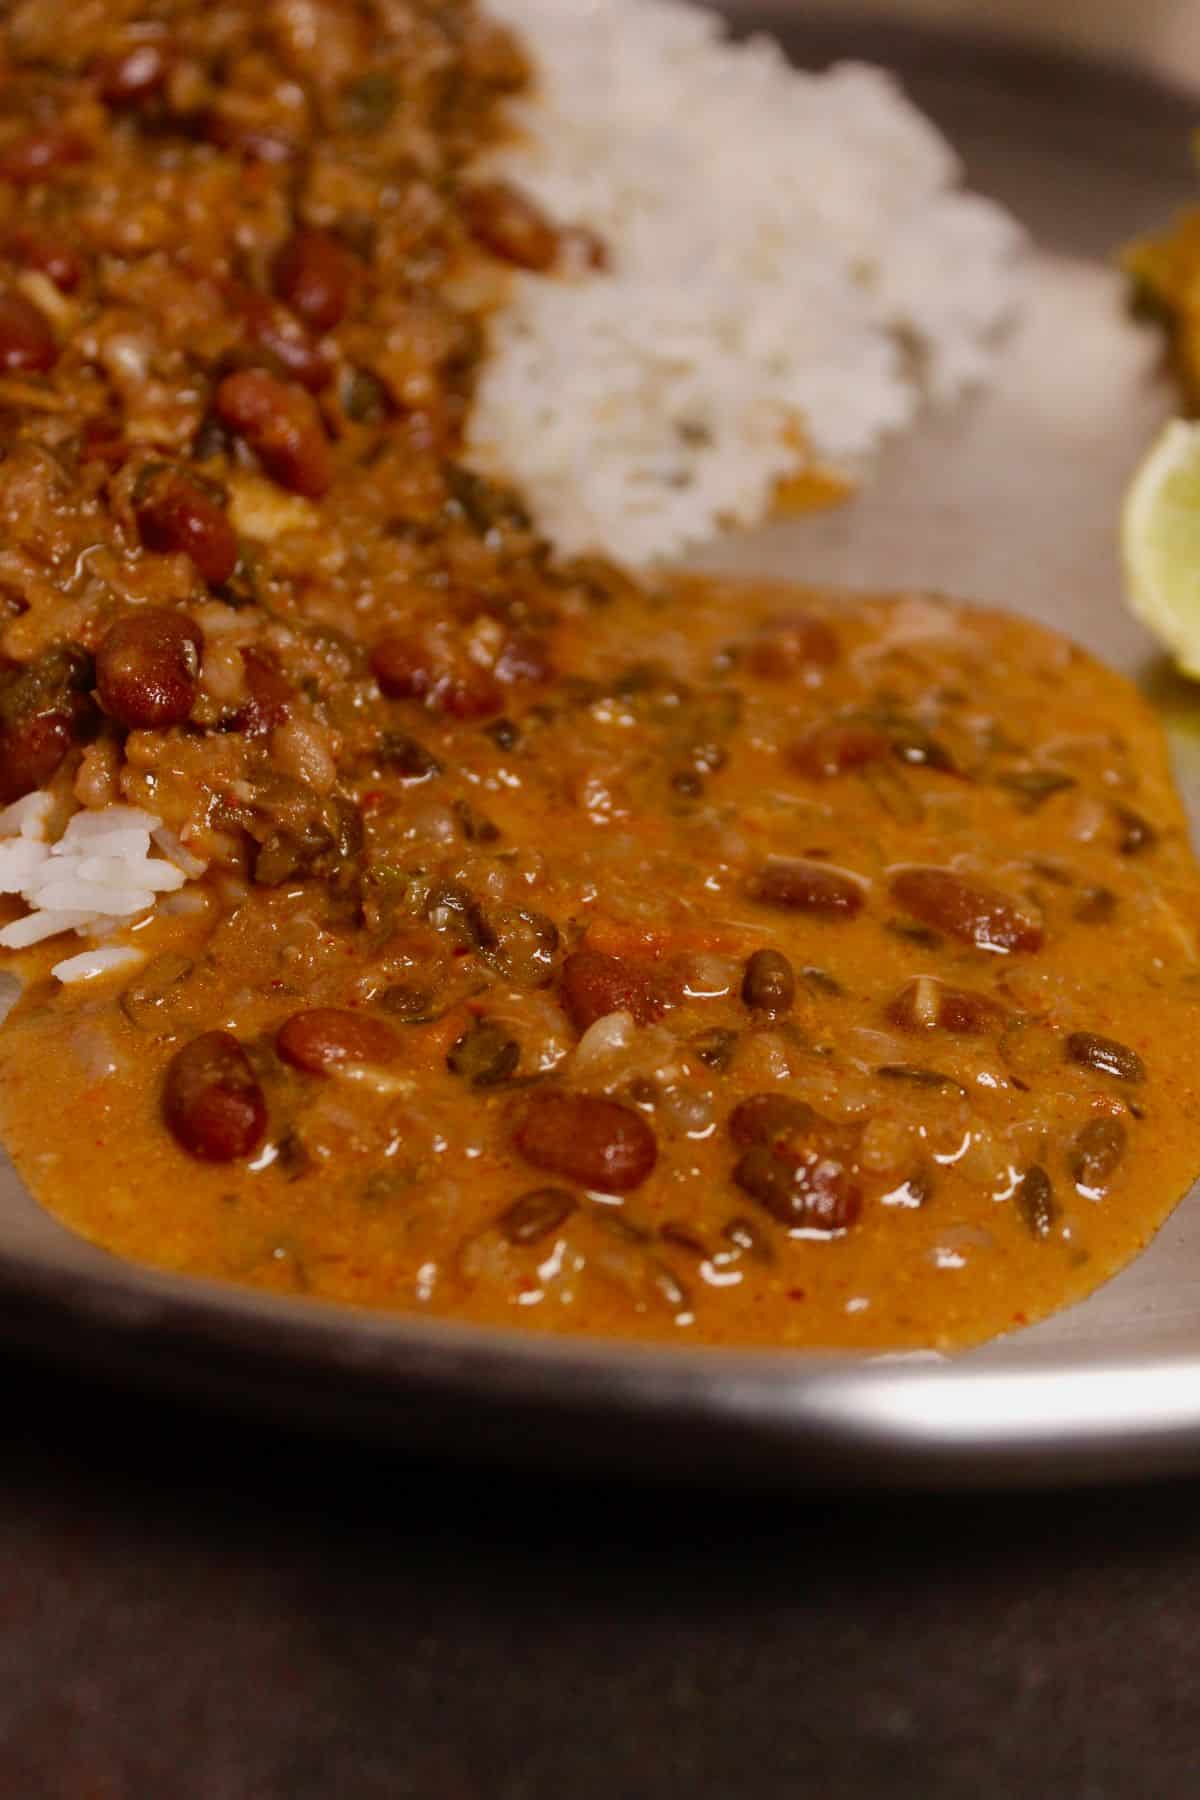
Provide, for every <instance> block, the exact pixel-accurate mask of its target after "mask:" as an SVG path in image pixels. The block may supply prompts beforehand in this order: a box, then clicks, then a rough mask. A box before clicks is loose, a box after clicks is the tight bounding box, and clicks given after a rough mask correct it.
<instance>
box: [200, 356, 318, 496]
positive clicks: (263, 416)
mask: <svg viewBox="0 0 1200 1800" xmlns="http://www.w3.org/2000/svg"><path fill="white" fill-rule="evenodd" d="M214 405H215V408H216V412H217V416H218V417H219V418H220V419H221V421H222V423H223V424H225V425H228V426H229V428H230V430H232V431H236V432H237V433H238V435H239V436H240V437H242V438H244V439H245V441H246V442H247V443H248V444H249V445H250V447H251V449H252V450H253V451H254V452H255V454H256V455H257V456H258V457H259V459H260V461H261V462H262V464H263V467H264V468H265V469H266V470H267V473H268V474H269V475H270V476H271V477H272V478H273V479H274V480H275V481H277V482H279V484H280V486H281V487H286V488H289V489H290V490H291V491H292V493H294V494H304V495H306V496H307V497H308V498H309V499H310V500H316V499H319V498H320V496H321V495H322V494H324V493H326V492H328V490H329V488H330V486H331V485H332V482H333V456H332V453H331V451H330V448H329V440H328V438H327V437H326V436H325V428H324V426H323V424H322V423H321V415H320V413H319V412H318V411H317V408H316V405H315V403H314V401H313V398H312V395H311V394H309V393H308V392H307V391H306V390H305V389H304V388H302V387H299V386H297V385H296V384H295V383H294V382H285V381H277V380H276V379H275V377H274V376H273V375H268V374H267V372H266V370H265V369H241V370H239V371H238V372H237V373H236V374H234V375H227V376H226V377H225V379H224V380H223V381H222V382H221V384H220V386H219V387H218V388H217V392H216V396H215V400H214Z"/></svg>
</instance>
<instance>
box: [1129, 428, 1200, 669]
mask: <svg viewBox="0 0 1200 1800" xmlns="http://www.w3.org/2000/svg"><path fill="white" fill-rule="evenodd" d="M1121 556H1122V560H1123V562H1124V566H1125V584H1126V592H1127V594H1128V598H1129V605H1130V607H1131V609H1132V611H1133V612H1134V613H1135V614H1136V616H1137V617H1138V618H1139V619H1140V620H1141V621H1142V623H1143V624H1144V625H1146V626H1147V627H1148V628H1149V630H1151V631H1152V632H1153V633H1154V635H1155V636H1156V637H1157V638H1158V639H1159V641H1160V642H1161V643H1162V644H1163V645H1164V646H1165V647H1166V649H1167V650H1169V651H1170V653H1171V655H1172V656H1173V657H1174V658H1175V661H1176V662H1177V663H1178V665H1179V667H1180V668H1181V669H1182V670H1183V672H1184V674H1186V675H1192V676H1195V677H1197V678H1200V424H1193V423H1191V422H1190V421H1188V420H1185V419H1172V420H1171V421H1170V423H1169V424H1168V425H1167V426H1166V428H1165V429H1164V430H1163V432H1162V433H1161V435H1160V436H1159V437H1158V438H1157V440H1156V441H1155V443H1154V444H1153V445H1152V446H1151V448H1150V450H1149V451H1148V452H1147V454H1146V456H1145V457H1144V459H1143V461H1142V463H1141V464H1140V466H1139V468H1138V471H1137V473H1136V475H1135V476H1134V478H1133V481H1132V483H1131V484H1130V487H1129V490H1128V492H1127V494H1126V496H1125V504H1124V507H1123V508H1122V512H1121Z"/></svg>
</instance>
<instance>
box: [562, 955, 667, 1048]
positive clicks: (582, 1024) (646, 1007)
mask: <svg viewBox="0 0 1200 1800" xmlns="http://www.w3.org/2000/svg"><path fill="white" fill-rule="evenodd" d="M559 996H560V998H561V1000H562V1003H563V1006H564V1007H565V1009H566V1011H567V1014H568V1016H569V1018H570V1020H571V1023H572V1024H573V1025H574V1027H575V1029H576V1031H581V1032H582V1031H586V1030H587V1028H588V1026H589V1025H593V1024H595V1022H596V1020H597V1019H603V1018H606V1017H607V1015H608V1014H609V1013H614V1012H627V1013H632V1015H633V1017H634V1020H635V1021H636V1023H637V1024H639V1025H650V1024H652V1023H653V1022H654V1020H655V1019H660V1018H661V1017H662V1015H663V1013H665V1012H666V1010H667V1008H668V1007H669V1006H670V1005H671V995H670V994H669V992H668V990H667V985H666V983H665V981H664V980H663V978H662V977H661V975H660V973H659V972H658V971H657V970H656V969H655V968H654V967H653V966H652V965H650V964H647V963H636V962H632V961H630V960H629V959H628V958H626V957H623V956H606V955H605V954H604V952H603V951H600V950H587V949H584V950H575V951H572V953H571V955H570V956H568V958H567V960H566V961H565V962H564V964H563V966H562V975H561V977H560V980H559Z"/></svg>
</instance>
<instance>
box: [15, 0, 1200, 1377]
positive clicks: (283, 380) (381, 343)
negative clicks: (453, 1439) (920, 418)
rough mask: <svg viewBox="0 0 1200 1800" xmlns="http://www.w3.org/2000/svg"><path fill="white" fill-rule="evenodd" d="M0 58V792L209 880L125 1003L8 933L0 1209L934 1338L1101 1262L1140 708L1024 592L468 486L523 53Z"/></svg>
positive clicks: (550, 1302)
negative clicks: (921, 584)
mask: <svg viewBox="0 0 1200 1800" xmlns="http://www.w3.org/2000/svg"><path fill="white" fill-rule="evenodd" d="M0 62H2V66H3V76H4V80H3V83H2V87H0V427H2V431H0V437H2V444H3V454H2V456H0V806H7V805H8V803H10V802H14V801H17V800H20V799H22V798H23V797H24V796H26V795H28V794H30V793H33V792H37V791H42V792H45V793H47V794H48V795H49V796H50V804H51V809H52V811H51V817H52V821H53V824H54V827H55V828H56V829H59V830H61V829H62V828H63V827H64V826H65V825H66V823H67V821H68V819H69V818H70V817H71V815H72V814H73V813H75V812H78V811H79V810H81V809H83V810H85V811H88V812H94V813H103V812H104V810H105V809H106V808H107V807H109V806H110V805H112V804H114V803H119V804H124V805H132V806H135V807H139V808H142V809H144V810H145V811H146V812H148V813H150V814H152V815H154V817H155V818H157V819H158V820H160V821H161V822H162V825H163V827H164V828H165V831H166V833H167V834H168V836H167V841H168V842H169V843H171V842H173V843H174V845H175V853H176V854H177V855H178V854H179V849H180V846H182V847H183V850H184V851H185V852H186V853H187V855H188V856H189V857H190V858H191V859H194V860H193V861H192V862H191V864H190V867H191V869H192V871H193V872H194V871H195V869H196V868H197V867H198V866H203V867H204V869H205V870H206V872H205V873H204V874H203V878H202V879H199V880H197V881H195V882H194V883H192V884H191V885H190V886H189V887H188V888H187V889H186V890H185V891H184V892H183V893H182V894H179V895H176V896H173V897H172V898H171V899H169V900H166V901H164V902H162V903H161V905H160V907H159V910H158V912H157V914H156V915H153V916H147V917H146V918H144V919H139V920H135V921H134V922H133V924H132V925H131V927H130V928H128V929H126V930H124V931H123V932H122V933H120V934H119V941H121V942H123V943H124V944H126V945H131V946H136V947H137V948H138V949H139V950H141V951H142V952H143V953H144V956H143V961H142V963H141V965H140V966H139V967H138V968H137V970H136V972H134V973H133V974H132V975H130V972H129V970H128V969H126V971H125V972H124V973H123V975H122V976H121V977H119V978H117V977H112V976H110V977H108V978H107V979H106V980H97V981H95V982H93V983H88V984H85V985H82V986H71V987H65V988H64V987H61V986H60V985H59V984H58V983H57V982H56V981H55V980H54V979H53V978H52V976H51V975H50V973H49V971H50V969H51V967H52V966H53V965H54V964H55V963H56V962H57V961H58V960H59V959H61V958H63V957H65V956H66V955H68V954H69V951H70V950H71V949H75V948H77V947H78V945H77V943H75V942H71V943H70V944H69V946H68V948H67V949H64V947H63V944H62V943H61V942H60V943H58V944H56V945H55V946H54V948H53V949H51V948H48V947H47V948H45V949H43V950H41V951H38V952H35V953H31V954H28V955H26V956H25V957H24V959H23V960H22V961H21V962H20V965H19V966H20V968H21V970H22V973H23V974H24V976H25V978H26V983H27V985H26V992H25V997H24V999H23V1001H22V1003H21V1005H20V1007H19V1008H18V1010H17V1012H16V1014H15V1015H14V1017H13V1018H12V1020H11V1021H10V1022H9V1024H8V1026H7V1028H6V1030H5V1033H4V1035H3V1037H2V1038H0V1127H2V1129H3V1134H4V1137H5V1141H6V1142H7V1143H8V1144H9V1146H10V1147H11V1148H12V1150H13V1153H14V1155H15V1157H16V1160H17V1163H18V1165H19V1167H20V1169H21V1171H22V1172H23V1174H24V1176H25V1178H26V1180H27V1181H28V1182H29V1184H30V1186H31V1187H32V1189H33V1191H34V1192H35V1193H36V1194H37V1195H38V1196H39V1197H40V1198H41V1199H42V1200H44V1201H45V1203H46V1204H47V1205H48V1206H49V1207H51V1208H52V1209H53V1210H54V1211H55V1212H56V1213H57V1214H58V1215H59V1216H60V1217H61V1218H63V1219H64V1220H66V1221H67V1222H68V1223H69V1224H71V1225H72V1226H74V1227H75V1228H76V1229H78V1230H79V1231H81V1232H83V1233H85V1234H86V1235H87V1236H88V1237H90V1238H92V1239H94V1240H95V1241H96V1242H97V1243H100V1244H103V1245H105V1246H107V1247H108V1248H110V1249H112V1250H114V1251H116V1252H118V1253H120V1254H122V1255H126V1256H130V1257H134V1258H138V1259H142V1260H145V1261H148V1262H152V1263H157V1264H161V1265H163V1266H166V1267H170V1268H175V1269H182V1270H188V1271H193V1272H197V1273H208V1274H214V1275H219V1276H224V1277H228V1278H230V1279H233V1280H237V1281H245V1282H252V1283H257V1284H260V1285H263V1286H266V1287H270V1288H274V1289H278V1290H281V1291H284V1292H288V1293H292V1292H300V1293H306V1294H312V1295H316V1296H322V1297H326V1298H330V1299H341V1300H350V1301H355V1302H361V1303H364V1304H370V1305H377V1306H384V1307H393V1308H403V1309H411V1310H418V1311H425V1312H428V1313H438V1314H446V1315H453V1316H457V1317H462V1318H469V1319H477V1320H488V1321H520V1322H522V1323H524V1324H526V1325H528V1326H530V1327H533V1328H537V1329H568V1330H580V1331H583V1330H586V1331H601V1332H614V1333H620V1334H627V1335H641V1336H647V1337H658V1338H670V1339H686V1338H691V1339H697V1340H699V1339H703V1340H707V1341H711V1342H750V1343H760V1344H821V1345H851V1346H857V1347H870V1348H878V1347H881V1346H889V1347H892V1346H911V1345H925V1344H932V1345H954V1344H961V1343H966V1342H969V1341H971V1340H973V1339H978V1338H981V1337H984V1336H986V1335H988V1334H989V1333H992V1332H997V1331H1001V1330H1004V1329H1006V1328H1007V1327H1009V1326H1012V1325H1014V1324H1019V1323H1021V1322H1023V1321H1024V1320H1027V1319H1030V1318H1033V1317H1035V1316H1037V1315H1038V1314H1041V1313H1044V1312H1046V1311H1047V1310H1048V1309H1050V1308H1051V1307H1053V1306H1055V1305H1058V1304H1060V1303H1061V1302H1063V1301H1064V1300H1067V1299H1069V1298H1071V1297H1073V1296H1076V1295H1079V1294H1082V1293H1084V1292H1085V1291H1086V1290H1087V1289H1088V1288H1090V1287H1092V1286H1094V1285H1095V1283H1096V1282H1097V1281H1099V1280H1101V1279H1102V1278H1103V1277H1104V1276H1105V1275H1107V1274H1108V1273H1109V1272H1110V1271H1111V1270H1112V1269H1114V1268H1116V1267H1117V1266H1118V1265H1119V1264H1120V1263H1121V1262H1122V1261H1124V1260H1125V1259H1126V1258H1128V1257H1129V1256H1131V1255H1132V1254H1133V1253H1134V1252H1135V1251H1136V1250H1137V1249H1139V1248H1140V1247H1141V1246H1142V1245H1143V1244H1144V1243H1145V1242H1146V1240H1147V1238H1148V1237H1149V1235H1150V1233H1151V1232H1152V1231H1153V1230H1154V1228H1155V1227H1156V1226H1157V1225H1158V1224H1159V1223H1160V1221H1161V1219H1162V1217H1163V1216H1164V1214H1165V1212H1166V1211H1167V1209H1168V1207H1169V1206H1170V1205H1171V1204H1172V1203H1173V1201H1174V1200H1175V1199H1176V1198H1177V1197H1178V1196H1179V1195H1180V1194H1181V1193H1182V1192H1183V1190H1184V1189H1185V1187H1186V1186H1187V1184H1188V1182H1189V1181H1190V1179H1191V1178H1192V1176H1193V1175H1194V1173H1195V1170H1196V1166H1197V1163H1198V1162H1200V1154H1198V1153H1197V1151H1196V1150H1195V1149H1194V1148H1193V1146H1194V1145H1195V1144H1196V1143H1197V1141H1198V1140H1197V1132H1196V1111H1197V1093H1196V1076H1195V1074H1194V1071H1193V1066H1192V1065H1193V1059H1192V1058H1190V1057H1189V1056H1188V1055H1187V1054H1186V1053H1185V1052H1184V1051H1183V1049H1182V1046H1185V1045H1186V1044H1187V1043H1188V1042H1189V1041H1190V1038H1191V1036H1192V1033H1193V1030H1194V1022H1195V1019H1196V1016H1197V1012H1196V1008H1197V1003H1198V1001H1200V979H1198V973H1197V963H1196V929H1197V896H1198V892H1200V890H1198V887H1197V879H1196V870H1195V866H1194V864H1193V862H1192V858H1191V854H1190V851H1189V849H1188V845H1187V841H1186V836H1185V832H1184V827H1183V821H1182V817H1181V813H1180V808H1179V805H1178V802H1177V799H1176V797H1175V795H1174V792H1173V790H1172V787H1171V783H1170V778H1169V774H1168V769H1167V764H1166V756H1165V750H1164V746H1163V742H1162V739H1161V736H1160V734H1159V732H1158V730H1157V727H1156V726H1155V724H1154V722H1153V720H1152V719H1151V717H1150V716H1149V715H1148V714H1147V713H1146V711H1145V710H1144V708H1143V707H1142V705H1141V703H1140V701H1139V700H1138V699H1137V697H1136V695H1135V694H1134V693H1133V692H1132V690H1131V689H1130V688H1129V687H1128V686H1127V685H1126V684H1125V683H1123V682H1121V681H1119V680H1118V679H1117V678H1116V677H1114V676H1112V675H1110V674H1108V673H1106V672H1105V671H1104V670H1102V669H1100V668H1098V667H1097V666H1096V665H1095V664H1093V663H1091V662H1090V661H1089V660H1088V659H1087V658H1085V657H1083V656H1082V655H1081V654H1080V653H1079V652H1078V651H1076V650H1074V649H1072V648H1071V647H1070V646H1068V645H1066V644H1064V643H1062V642H1060V641H1058V640H1056V639H1054V638H1052V637H1050V636H1048V635H1046V634H1045V633H1042V632H1039V631H1038V630H1036V629H1035V628H1033V627H1032V626H1030V625H1028V624H1026V623H1024V622H1021V621H1016V620H1010V619H1005V618H1002V617H999V616H996V615H986V614H980V613H972V612H970V611H968V610H966V609H962V608H957V607H954V606H951V605H948V604H942V603H938V602H934V601H930V600H927V599H920V598H898V599H879V600H870V601H867V602H865V603H862V604H858V605H855V604H851V603H850V602H848V601H846V600H845V599H839V598H837V597H830V596H820V595H811V594H806V593H803V592H782V591H769V590H760V589H753V588H744V589H739V588H736V587H731V586H721V585H715V586H712V585H710V586H705V585H703V584H700V583H689V582H685V581H674V582H670V581H668V582H664V583H662V584H659V585H654V586H651V587H649V588H646V589H642V588H639V587H638V586H637V585H635V584H634V583H633V582H631V581H630V580H628V579H627V578H625V577H624V576H622V575H621V574H620V573H619V572H617V571H616V570H615V569H613V568H611V567H609V566H608V565H606V564H603V563H599V562H596V561H583V562H578V561H577V562H566V561H564V560H563V559H562V558H560V557H558V556H556V554H555V552H554V549H553V546H552V545H549V544H547V543H546V542H545V541H543V540H542V539H541V538H540V537H539V535H538V533H537V531H536V529H535V528H534V526H533V524H532V523H531V521H530V519H529V518H528V516H527V514H526V512H525V510H524V508H523V506H522V504H521V501H520V497H519V496H517V495H514V494H512V493H510V492H507V491H505V490H503V489H502V488H499V487H497V486H496V485H494V484H491V483H488V482H484V481H482V480H480V479H479V478H478V476H476V475H475V474H473V473H472V472H471V471H470V470H469V469H467V468H464V467H463V466H462V462H461V454H462V450H461V446H462V426H463V421H464V419H465V418H466V416H467V414H468V409H469V407H470V404H471V397H472V388H473V380H474V375H475V371H476V369H477V367H478V364H479V359H480V356H481V355H482V354H483V353H484V351H485V348H486V331H487V318H488V313H489V308H491V307H492V306H494V305H495V304H496V303H497V300H498V298H499V297H501V296H502V293H503V287H504V281H505V271H506V269H507V268H509V267H512V266H514V265H515V266H517V267H521V268H523V269H526V270H530V271H535V272H537V273H539V274H541V275H543V276H544V278H545V279H547V280H556V279H570V278H571V270H572V268H573V267H577V266H578V265H579V263H580V260H581V258H582V259H583V260H584V261H585V262H588V263H589V264H591V265H592V266H597V267H603V265H604V258H605V254H606V249H605V246H604V245H602V244H600V243H598V242H597V241H596V240H595V239H594V238H593V237H590V236H589V235H588V234H587V233H586V231H584V230H583V229H582V228H581V226H580V225H579V223H578V222H574V221H570V220H562V221H552V220H549V219H547V218H545V217H543V216H542V215H541V214H540V213H539V212H538V211H537V210H536V209H534V208H533V207H532V206H531V205H530V203H529V202H528V200H527V199H525V198H524V197H523V196H522V195H520V194H518V193H515V192H513V191H512V190H510V189H507V188H504V187H503V186H500V185H498V184H496V183H495V182H493V181H489V180H487V179H486V178H484V176H483V174H482V172H481V171H480V170H479V169H478V168H477V167H476V158H477V155H478V152H479V151H480V150H481V149H482V148H486V146H487V145H488V144H489V143H490V142H492V141H494V140H495V137H496V134H497V133H499V132H502V131H503V129H504V123H505V121H504V105H505V98H506V96H507V95H509V94H510V93H512V92H513V91H516V90H519V89H520V88H521V87H522V86H523V85H524V84H525V83H526V81H527V80H528V75H529V71H528V66H527V63H526V60H525V58H524V55H523V52H522V48H521V46H520V45H519V44H517V43H515V42H514V41H513V39H512V38H511V36H509V35H508V34H507V33H505V32H504V31H501V30H498V29H497V28H495V27H494V26H492V25H491V24H489V22H488V20H487V19H486V17H485V15H484V14H483V13H482V12H481V11H480V9H479V8H477V7H476V6H475V5H474V4H471V0H371V3H370V4H367V3H365V0H364V3H363V4H359V3H358V0H212V3H206V4H203V5H201V4H199V3H198V0H144V4H143V3H142V0H120V3H119V4H107V5H99V4H86V5H79V4H76V3H75V0H27V3H25V4H20V5H17V6H14V7H11V8H9V9H7V11H6V13H5V15H4V20H3V22H2V23H0ZM615 548H617V549H618V550H619V546H617V547H615ZM114 879H115V878H114ZM9 904H10V903H8V902H6V903H5V905H9ZM19 910H20V908H19V906H18V904H17V903H16V902H13V903H11V911H12V913H13V914H14V915H15V914H17V913H18V912H19Z"/></svg>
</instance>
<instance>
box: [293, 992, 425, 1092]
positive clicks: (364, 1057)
mask: <svg viewBox="0 0 1200 1800" xmlns="http://www.w3.org/2000/svg"><path fill="white" fill-rule="evenodd" d="M275 1048H276V1050H277V1051H278V1052H279V1055H280V1056H281V1057H282V1058H283V1060H284V1062H286V1063H291V1065H292V1067H293V1068H294V1069H303V1070H304V1071H305V1072H306V1074H309V1075H328V1074H329V1072H330V1070H331V1069H336V1068H339V1067H341V1066H342V1065H343V1064H345V1063H368V1064H371V1065H377V1064H380V1063H391V1062H395V1060H396V1058H397V1056H398V1055H399V1054H400V1040H399V1038H398V1037H397V1036H396V1034H395V1032H394V1031H393V1030H392V1028H391V1026H390V1025H385V1024H384V1023H383V1021H382V1019H372V1018H370V1017H368V1016H365V1015H364V1014H362V1013H356V1012H343V1011H341V1010H340V1008H338V1007H336V1006H313V1007H309V1008H308V1009H307V1010H306V1011H304V1012H298V1013H293V1014H292V1016H291V1018H290V1019H285V1020H284V1022H283V1024H282V1025H281V1026H280V1027H279V1030H278V1031H277V1032H276V1033H275Z"/></svg>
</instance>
